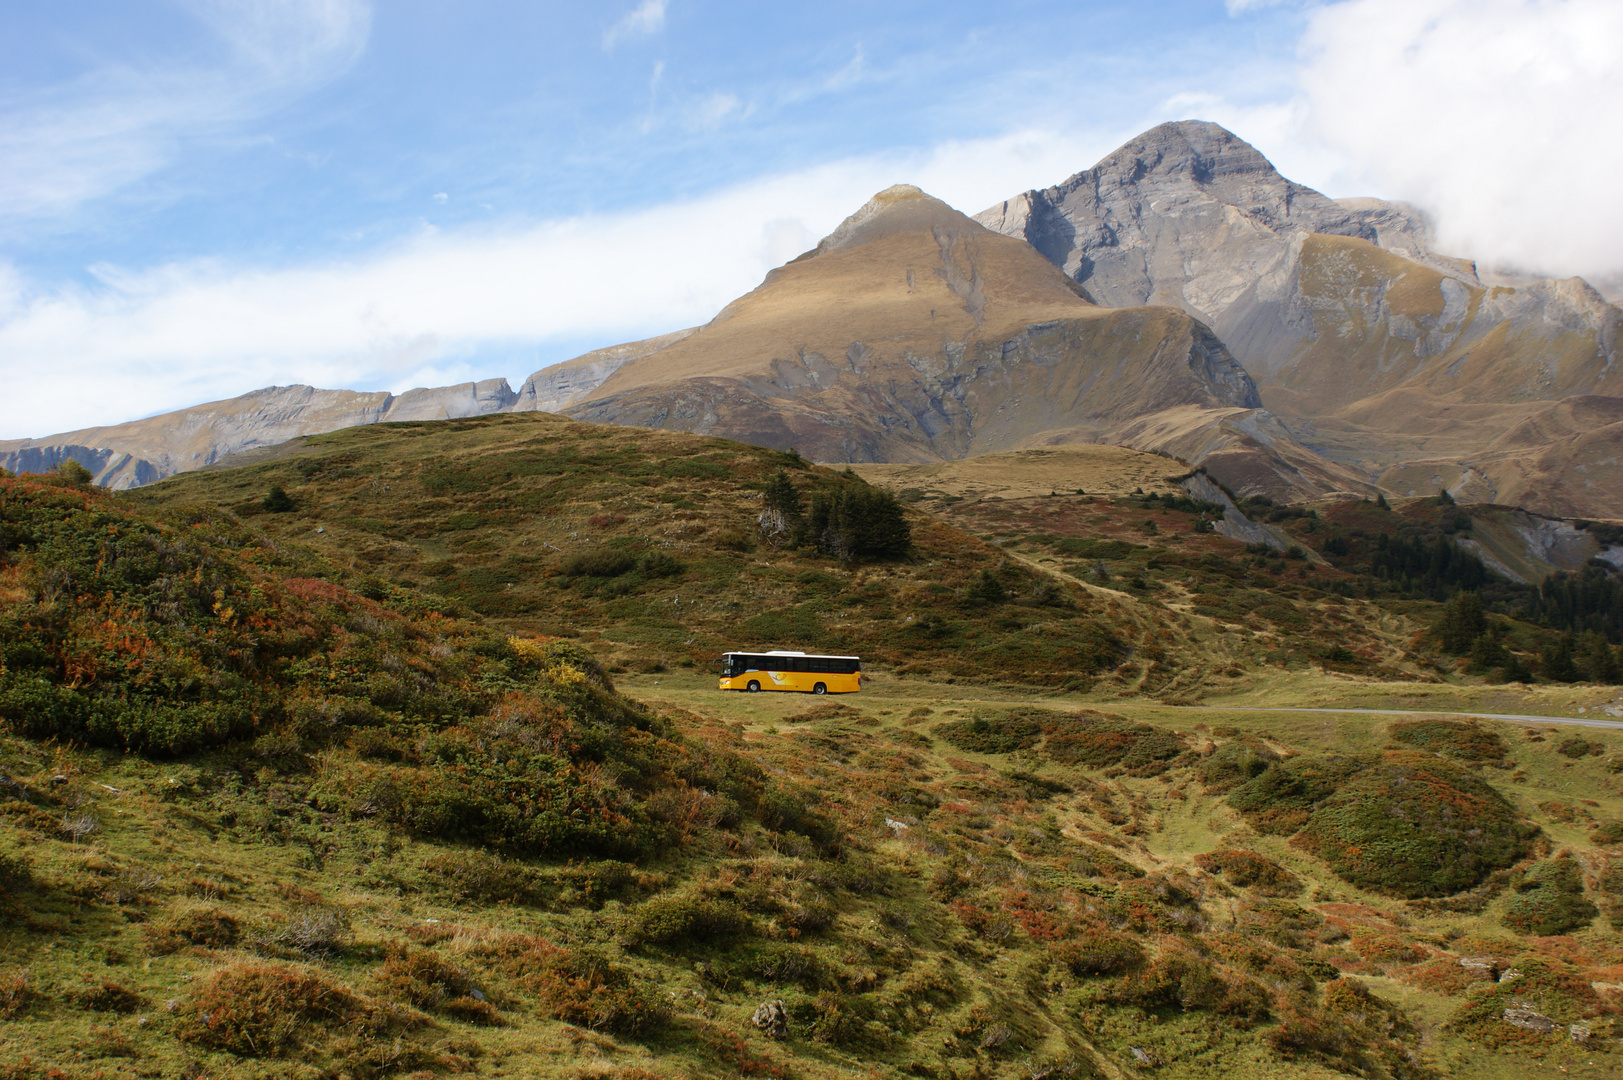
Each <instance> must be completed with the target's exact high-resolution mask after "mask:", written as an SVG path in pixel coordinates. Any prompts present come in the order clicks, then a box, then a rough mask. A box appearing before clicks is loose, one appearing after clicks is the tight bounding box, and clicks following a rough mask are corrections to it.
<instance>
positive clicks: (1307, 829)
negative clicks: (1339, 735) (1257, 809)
mask: <svg viewBox="0 0 1623 1080" xmlns="http://www.w3.org/2000/svg"><path fill="white" fill-rule="evenodd" d="M1264 775H1266V774H1264ZM1258 779H1259V780H1260V779H1261V777H1259V778H1258ZM1253 783H1255V781H1253ZM1240 790H1241V791H1243V790H1245V789H1244V788H1242V789H1240ZM1237 794H1238V792H1237ZM1537 833H1538V829H1537V827H1536V826H1534V825H1531V824H1530V823H1528V822H1526V821H1524V820H1522V818H1521V816H1520V815H1519V814H1518V813H1517V812H1516V810H1515V808H1514V807H1513V806H1511V804H1510V803H1509V802H1508V801H1506V799H1505V797H1504V796H1503V795H1501V794H1499V792H1497V791H1495V790H1494V789H1493V788H1492V787H1491V786H1489V785H1488V784H1487V783H1485V782H1483V781H1482V780H1481V779H1479V778H1478V777H1476V776H1474V775H1472V774H1470V773H1468V772H1466V771H1464V770H1463V769H1460V768H1459V767H1458V766H1454V765H1450V764H1448V763H1446V762H1444V761H1441V760H1438V759H1437V758H1435V757H1432V756H1430V755H1422V754H1417V753H1403V752H1389V753H1387V754H1386V755H1384V756H1383V758H1382V759H1381V760H1380V761H1378V762H1375V763H1373V764H1371V765H1370V766H1368V767H1366V768H1364V769H1362V770H1360V771H1358V772H1356V773H1355V774H1353V775H1350V776H1347V777H1346V778H1345V779H1344V780H1343V781H1342V782H1341V784H1340V785H1339V786H1338V787H1337V788H1335V790H1334V791H1332V792H1329V793H1327V794H1326V795H1324V796H1322V801H1321V802H1319V803H1318V804H1317V805H1315V806H1314V807H1313V809H1312V811H1311V814H1310V816H1309V817H1308V819H1307V821H1306V823H1305V826H1304V828H1303V829H1302V833H1301V840H1302V843H1303V844H1304V846H1305V847H1307V849H1308V850H1310V851H1312V852H1313V853H1314V854H1316V855H1318V856H1319V858H1321V859H1323V860H1324V861H1325V862H1326V863H1328V864H1329V866H1330V868H1331V869H1332V870H1334V871H1335V872H1336V874H1337V875H1339V876H1340V877H1342V878H1343V879H1345V880H1346V881H1348V882H1351V883H1352V884H1354V885H1357V886H1359V887H1361V888H1366V889H1372V890H1375V891H1377V892H1383V893H1387V894H1389V895H1393V896H1400V897H1403V898H1404V899H1416V898H1419V897H1428V896H1449V895H1452V894H1454V893H1457V892H1460V891H1462V890H1464V889H1468V888H1470V887H1472V886H1473V885H1476V884H1478V883H1480V882H1481V881H1482V880H1483V879H1484V878H1486V877H1487V876H1488V875H1489V874H1490V873H1492V872H1493V871H1494V870H1499V869H1503V868H1505V867H1508V866H1510V865H1512V864H1513V863H1515V862H1516V861H1517V860H1519V859H1521V858H1522V857H1523V856H1524V855H1525V854H1526V852H1527V849H1528V845H1529V842H1530V841H1531V840H1532V838H1533V837H1534V836H1535V835H1537Z"/></svg>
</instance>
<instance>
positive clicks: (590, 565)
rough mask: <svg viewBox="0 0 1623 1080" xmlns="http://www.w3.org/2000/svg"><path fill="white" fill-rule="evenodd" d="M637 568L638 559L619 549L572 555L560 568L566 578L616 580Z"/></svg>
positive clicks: (603, 549)
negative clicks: (615, 578)
mask: <svg viewBox="0 0 1623 1080" xmlns="http://www.w3.org/2000/svg"><path fill="white" fill-rule="evenodd" d="M636 568H637V557H636V556H635V555H633V554H632V553H631V552H629V551H624V550H621V549H617V548H600V549H597V550H593V551H583V552H581V553H580V554H578V555H571V556H570V557H569V558H567V559H565V560H564V562H563V565H562V566H560V567H559V568H558V570H559V573H561V574H563V575H564V576H565V577H598V578H614V577H619V576H620V575H621V574H629V573H631V571H633V570H635V569H636Z"/></svg>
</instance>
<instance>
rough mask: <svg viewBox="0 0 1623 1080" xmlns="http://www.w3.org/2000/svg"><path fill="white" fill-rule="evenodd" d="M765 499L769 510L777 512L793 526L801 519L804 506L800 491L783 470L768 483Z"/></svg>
mask: <svg viewBox="0 0 1623 1080" xmlns="http://www.w3.org/2000/svg"><path fill="white" fill-rule="evenodd" d="M764 499H765V502H766V508H767V509H768V510H776V511H777V512H778V513H780V514H782V515H783V516H784V519H785V520H786V521H788V522H790V523H791V524H793V523H794V522H796V521H798V520H799V519H800V515H801V512H802V505H803V503H802V499H801V497H800V489H799V488H797V487H795V484H794V481H793V480H790V479H789V474H788V473H786V472H784V471H783V470H782V469H779V470H778V471H777V472H776V473H775V474H773V476H772V479H770V480H768V481H767V482H766V490H765V492H764Z"/></svg>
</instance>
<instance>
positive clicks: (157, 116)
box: [0, 0, 370, 221]
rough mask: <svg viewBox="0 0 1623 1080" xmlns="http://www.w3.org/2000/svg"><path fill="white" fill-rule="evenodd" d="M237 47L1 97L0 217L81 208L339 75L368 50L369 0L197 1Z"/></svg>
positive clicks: (103, 70) (111, 68)
mask: <svg viewBox="0 0 1623 1080" xmlns="http://www.w3.org/2000/svg"><path fill="white" fill-rule="evenodd" d="M188 6H189V7H190V8H191V9H192V10H193V11H194V12H195V13H196V14H197V15H198V16H199V17H200V18H201V19H203V21H204V22H206V23H207V24H208V25H209V26H210V27H211V28H212V29H213V30H214V31H215V32H216V34H217V36H218V37H219V38H220V39H221V41H222V42H223V43H224V44H225V45H226V48H227V51H228V54H229V55H228V57H227V59H225V60H224V61H223V62H221V63H219V64H218V65H216V66H213V67H191V68H186V67H175V66H168V65H165V66H159V67H155V68H151V69H141V68H133V67H128V66H120V65H107V66H102V67H99V68H96V69H94V70H92V71H90V72H88V73H86V74H85V75H83V76H81V77H79V78H77V79H74V80H72V81H71V82H68V83H65V84H62V85H60V86H56V87H53V88H51V89H49V90H47V91H44V92H40V93H36V94H33V95H30V96H27V97H23V98H17V99H13V100H10V101H6V102H4V103H0V161H4V162H5V163H6V167H5V169H4V170H0V220H3V219H11V220H14V221H29V220H35V219H38V218H41V217H45V216H54V215H59V214H63V213H66V212H68V211H71V210H73V209H74V208H75V207H77V206H79V205H81V204H82V203H85V202H88V201H90V200H92V199H96V198H99V197H101V196H104V195H107V194H109V193H110V192H113V191H116V190H118V189H119V188H122V187H124V186H125V185H128V184H130V183H132V182H134V181H136V180H138V179H140V178H142V177H144V176H148V175H150V174H151V173H153V172H156V171H157V170H159V169H161V168H163V167H164V166H165V165H167V164H168V163H169V162H171V161H172V160H174V158H175V157H176V155H177V153H178V151H179V148H180V146H181V145H182V143H183V142H185V141H186V140H187V139H189V138H194V137H198V136H209V135H218V134H221V133H225V132H228V131H231V130H233V129H234V128H235V127H236V126H237V125H240V124H241V123H243V122H244V121H246V120H249V119H252V118H254V117H257V116H261V115H264V114H265V113H266V112H268V111H270V110H272V109H274V108H276V107H277V106H278V105H279V104H281V103H282V102H284V101H286V100H288V99H289V98H290V97H292V96H295V95H298V94H301V93H303V92H305V91H307V90H309V89H311V88H312V87H313V86H315V85H317V84H319V83H320V82H323V81H325V80H327V79H330V78H331V77H333V76H334V75H336V74H337V73H339V72H341V71H342V70H344V69H345V68H346V67H348V66H349V64H351V63H352V62H353V61H354V60H355V58H356V57H357V56H359V54H360V52H361V50H362V49H363V48H364V46H365V43H366V38H367V34H368V30H369V26H370V9H369V7H368V6H367V5H366V4H365V3H364V2H362V0H285V2H284V0H236V2H230V3H227V2H225V0H193V2H192V3H190V4H189V5H188Z"/></svg>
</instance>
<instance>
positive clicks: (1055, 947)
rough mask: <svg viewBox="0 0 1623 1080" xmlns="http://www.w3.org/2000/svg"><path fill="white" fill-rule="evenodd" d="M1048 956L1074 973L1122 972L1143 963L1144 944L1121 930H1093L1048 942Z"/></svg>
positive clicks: (1122, 973) (1118, 973) (1110, 973)
mask: <svg viewBox="0 0 1623 1080" xmlns="http://www.w3.org/2000/svg"><path fill="white" fill-rule="evenodd" d="M1048 956H1049V959H1050V960H1052V961H1053V962H1054V963H1056V964H1059V965H1061V966H1062V967H1064V968H1066V969H1067V970H1069V971H1070V972H1071V974H1073V975H1080V976H1083V977H1088V976H1093V975H1124V974H1126V973H1127V972H1129V971H1136V970H1138V969H1139V968H1141V967H1143V966H1144V948H1143V946H1141V945H1140V944H1139V943H1138V942H1136V941H1134V940H1133V939H1132V938H1130V937H1127V936H1125V935H1122V934H1112V933H1109V932H1106V931H1095V932H1091V933H1086V934H1083V935H1082V936H1081V937H1074V938H1065V939H1062V940H1060V941H1055V942H1051V943H1050V944H1049V946H1048Z"/></svg>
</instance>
